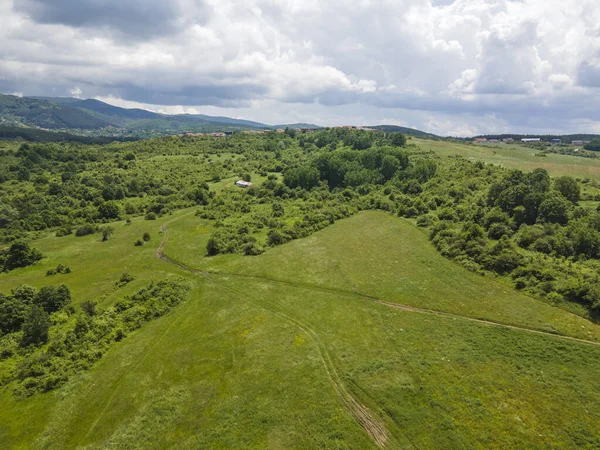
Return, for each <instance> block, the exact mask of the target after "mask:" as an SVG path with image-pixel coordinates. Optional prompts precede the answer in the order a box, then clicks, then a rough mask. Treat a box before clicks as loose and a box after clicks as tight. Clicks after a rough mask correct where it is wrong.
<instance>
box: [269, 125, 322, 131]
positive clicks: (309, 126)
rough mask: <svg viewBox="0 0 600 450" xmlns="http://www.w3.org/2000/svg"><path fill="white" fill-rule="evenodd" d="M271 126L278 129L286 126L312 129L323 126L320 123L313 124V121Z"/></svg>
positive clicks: (283, 128)
mask: <svg viewBox="0 0 600 450" xmlns="http://www.w3.org/2000/svg"><path fill="white" fill-rule="evenodd" d="M270 128H272V129H274V130H277V129H280V130H285V129H286V128H309V129H311V130H318V129H320V128H323V127H322V126H320V125H315V124H312V123H288V124H285V125H273V126H271V127H270Z"/></svg>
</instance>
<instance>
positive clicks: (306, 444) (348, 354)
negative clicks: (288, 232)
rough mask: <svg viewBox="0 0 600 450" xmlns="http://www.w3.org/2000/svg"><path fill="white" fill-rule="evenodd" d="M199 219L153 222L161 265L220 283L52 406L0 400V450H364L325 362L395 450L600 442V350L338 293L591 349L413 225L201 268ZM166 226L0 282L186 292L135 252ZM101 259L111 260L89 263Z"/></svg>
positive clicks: (84, 247) (561, 318) (86, 291)
mask: <svg viewBox="0 0 600 450" xmlns="http://www.w3.org/2000/svg"><path fill="white" fill-rule="evenodd" d="M193 212H194V211H193V210H187V211H183V212H179V213H176V214H174V215H173V216H169V217H166V218H164V219H161V221H162V222H169V223H168V227H169V241H168V243H167V247H166V250H165V251H166V253H167V254H168V255H170V256H172V257H177V258H178V259H180V260H186V261H188V262H192V263H195V264H196V265H198V266H202V267H209V268H210V267H213V268H216V267H219V271H220V272H219V273H217V274H213V275H209V276H207V277H203V276H199V275H192V274H187V275H186V276H187V277H189V279H190V282H191V283H193V285H194V290H193V293H192V294H191V295H190V297H189V299H188V300H187V302H186V303H184V304H183V305H181V306H179V307H177V308H176V309H175V310H174V311H173V312H172V313H170V314H168V315H167V316H165V317H162V318H161V319H158V320H156V321H155V322H152V323H150V324H147V325H146V326H144V328H142V330H140V331H139V332H136V333H134V334H133V335H132V336H130V337H128V338H127V339H126V340H125V341H123V342H121V343H119V344H117V345H116V346H115V347H114V349H113V350H111V351H110V352H108V354H107V355H106V356H105V357H104V358H103V359H102V360H101V361H100V363H98V364H97V365H96V366H95V367H94V368H93V369H92V370H91V371H89V372H87V373H85V374H83V375H82V376H80V377H78V378H76V379H74V380H72V381H70V382H69V383H68V384H67V385H66V386H64V387H63V388H62V389H60V390H58V391H56V392H53V393H50V394H44V395H36V396H34V397H32V398H29V399H26V400H16V399H15V398H13V397H12V396H11V394H10V392H9V391H7V390H5V391H1V392H0V403H1V404H2V405H3V408H2V409H0V442H3V443H5V445H7V446H8V447H14V448H32V447H33V448H35V447H38V448H74V447H80V446H89V447H88V448H107V447H114V448H164V447H169V446H170V447H177V448H266V447H268V448H360V449H362V448H369V447H371V446H373V445H372V443H371V442H370V441H369V439H368V436H367V434H366V433H365V432H364V431H363V430H362V428H361V427H360V425H359V424H358V423H357V422H356V421H355V420H354V419H353V417H352V415H351V414H350V413H349V412H348V411H347V410H346V409H345V408H344V407H343V406H342V404H341V403H340V401H339V400H338V398H337V396H336V392H335V390H334V388H333V385H332V383H331V382H330V379H329V377H328V375H327V371H326V369H325V366H324V365H323V361H322V360H321V356H323V355H326V356H327V355H328V356H330V357H331V359H332V361H333V364H334V367H335V368H336V369H337V371H338V373H339V376H340V378H341V380H343V383H344V385H345V386H346V387H347V388H348V389H350V390H351V391H352V393H353V394H354V396H355V397H356V398H357V399H358V400H359V401H360V402H362V403H364V404H366V405H367V406H368V407H370V408H371V410H372V411H374V413H375V414H376V415H377V416H378V417H379V418H380V419H381V420H382V421H383V422H384V423H385V424H386V427H387V429H388V431H389V434H390V443H391V446H392V447H393V446H394V444H395V445H397V446H399V447H407V448H408V447H411V446H414V447H417V448H460V447H464V448H493V447H496V448H498V447H504V448H508V447H512V448H514V447H544V446H553V447H557V448H572V447H582V446H584V445H586V444H589V445H590V446H593V445H595V444H598V443H599V442H600V441H599V440H600V435H598V430H599V429H600V423H598V417H600V390H599V387H600V386H599V384H598V383H599V382H598V379H597V376H596V374H597V373H598V371H599V370H600V358H599V357H600V347H595V346H591V345H589V344H580V343H576V342H569V341H564V340H561V339H560V338H556V337H549V336H543V335H534V334H528V333H524V332H521V331H517V330H507V329H503V328H498V327H490V326H486V325H481V324H476V323H472V322H467V321H463V320H460V319H453V318H447V317H439V316H433V315H428V314H420V313H415V312H407V311H402V310H398V309H394V308H390V307H387V306H384V305H381V304H377V303H375V302H374V301H371V300H368V299H365V298H362V297H359V296H356V295H352V294H348V293H345V292H340V291H348V290H350V291H361V292H365V293H370V294H373V295H377V296H384V295H385V296H386V299H390V300H394V301H401V302H402V303H410V302H412V304H415V305H419V306H427V307H431V308H439V309H446V310H453V311H455V312H459V313H461V314H465V315H470V316H474V317H479V316H482V315H485V314H492V315H494V316H496V315H497V314H500V317H499V318H500V319H503V320H506V321H512V322H517V321H520V323H523V324H524V325H528V326H531V327H535V328H543V329H556V330H560V331H561V332H564V333H565V334H573V335H582V334H583V335H587V334H588V333H587V331H588V330H589V331H590V332H591V334H592V335H594V336H599V335H600V334H599V333H598V327H596V326H594V325H591V324H589V323H587V322H585V321H582V320H580V319H579V318H576V317H574V316H571V315H569V314H568V313H565V312H564V311H561V310H558V309H554V308H550V307H549V306H547V305H545V304H543V303H540V302H537V301H534V300H532V299H529V298H527V297H522V296H520V295H518V294H517V293H515V292H514V291H511V290H510V289H509V288H507V287H504V286H502V285H499V284H496V283H495V282H494V281H492V280H486V279H484V278H479V277H476V276H474V275H471V274H470V273H469V272H467V271H465V270H463V269H462V268H460V267H459V266H457V265H455V264H453V263H452V262H450V261H446V260H445V259H443V258H441V257H440V256H439V255H438V254H437V253H436V252H435V250H434V249H433V248H432V247H431V246H430V245H429V244H428V243H427V239H426V237H425V236H423V234H422V233H421V232H420V231H419V230H417V229H415V228H413V227H412V225H410V224H409V223H407V222H405V221H402V220H400V219H397V218H394V217H391V216H389V215H386V214H384V213H375V212H369V213H362V214H360V215H358V216H355V217H353V218H351V219H348V220H345V221H342V222H339V223H337V224H336V225H334V226H331V227H329V228H327V229H325V230H323V231H322V232H320V233H317V234H316V235H314V236H312V237H309V238H307V239H304V240H301V241H295V242H292V243H290V244H287V245H285V246H282V247H278V248H275V249H271V250H269V251H268V252H267V253H266V254H264V255H262V256H260V257H255V258H250V257H246V258H244V257H237V256H227V257H218V258H205V259H202V257H201V256H200V255H202V254H204V247H203V242H202V240H203V239H204V236H205V235H206V233H207V229H208V227H209V226H210V224H208V223H206V222H203V221H201V220H200V219H198V218H195V217H194V216H193ZM161 221H156V222H145V221H142V220H134V223H133V224H132V225H130V226H119V225H116V226H115V229H116V232H115V236H114V238H113V239H112V240H111V241H109V242H106V243H99V242H96V240H97V238H91V237H90V238H77V239H76V238H74V237H73V238H53V237H49V238H46V239H43V240H40V241H38V242H36V246H37V247H39V248H41V249H42V250H43V251H46V252H48V253H52V254H53V256H52V258H53V259H52V261H51V262H52V264H50V261H43V262H42V264H41V265H39V266H34V267H32V268H28V269H23V270H18V271H15V272H14V273H11V274H10V275H9V276H4V275H3V276H2V277H4V278H2V277H0V283H1V286H2V290H6V287H7V286H8V285H9V284H10V285H17V284H19V283H20V282H22V281H27V282H30V283H31V284H34V285H37V286H39V285H41V284H45V283H43V282H44V281H45V280H46V277H44V274H45V270H46V268H47V267H52V266H53V265H56V264H57V263H59V262H63V263H64V262H65V261H64V258H66V257H67V256H68V258H69V260H68V263H69V264H70V265H71V267H72V268H73V274H72V275H67V276H65V277H69V276H72V278H71V279H70V280H66V282H67V283H68V284H69V285H71V287H72V288H73V291H74V294H75V295H76V296H77V299H78V301H80V300H84V298H83V296H84V295H92V293H93V292H94V290H96V291H97V292H98V295H100V294H102V293H104V292H109V297H108V298H109V299H113V298H116V297H117V296H118V295H121V293H114V288H113V284H114V279H115V277H117V275H120V273H121V272H123V271H125V270H126V267H125V266H127V270H129V271H130V272H132V273H133V274H134V275H136V276H137V277H138V279H137V280H136V282H135V283H140V284H144V283H145V282H146V281H147V280H148V279H152V278H154V279H159V278H162V277H164V276H165V275H166V274H167V273H177V274H182V273H183V272H182V271H180V270H179V269H177V268H175V267H174V266H171V265H168V264H167V263H166V262H163V261H157V260H156V259H154V252H155V246H156V245H157V244H158V240H159V236H158V235H157V234H154V235H153V241H152V245H149V246H147V247H143V248H138V247H134V246H133V241H134V240H135V239H137V238H138V236H139V235H141V233H143V232H144V231H146V230H153V229H154V230H157V229H158V227H159V226H160V225H162V223H161ZM149 226H151V228H148V227H149ZM152 227H153V228H152ZM65 239H66V240H65ZM101 245H103V246H105V250H104V251H97V250H98V249H99V248H100V247H99V246H101ZM196 245H197V246H198V247H200V248H199V249H198V250H197V251H196V249H195V246H196ZM109 246H112V247H109ZM92 251H93V253H92ZM396 261H397V262H396ZM46 266H47V267H46ZM86 267H87V268H86ZM111 267H114V268H113V269H110V268H111ZM111 270H112V271H113V272H112V273H111V275H110V276H108V275H109V274H108V273H105V272H107V271H111ZM226 272H237V273H239V274H243V275H248V274H255V275H260V276H266V277H268V278H277V279H289V280H292V281H293V282H294V285H291V284H286V283H280V282H273V281H269V280H264V279H258V278H250V277H248V276H236V275H231V274H227V273H226ZM57 277H58V276H57ZM50 279H54V277H52V278H50V277H49V278H48V280H50ZM57 281H59V280H58V279H57ZM313 284H317V285H320V286H326V287H327V289H315V288H314V287H312V286H311V285H313ZM92 286H96V287H92ZM127 289H133V287H132V288H129V287H128V288H127ZM388 295H389V297H388ZM107 301H108V300H107ZM505 302H508V306H507V307H504V303H505ZM494 318H496V319H498V317H494ZM581 326H584V327H585V328H584V329H581ZM578 327H579V328H578ZM580 330H581V331H580Z"/></svg>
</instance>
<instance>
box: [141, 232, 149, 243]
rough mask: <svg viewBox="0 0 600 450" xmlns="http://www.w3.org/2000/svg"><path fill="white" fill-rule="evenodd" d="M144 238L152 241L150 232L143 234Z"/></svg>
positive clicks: (145, 240)
mask: <svg viewBox="0 0 600 450" xmlns="http://www.w3.org/2000/svg"><path fill="white" fill-rule="evenodd" d="M142 239H143V240H144V242H150V239H151V237H150V233H148V232H146V233H144V235H143V236H142Z"/></svg>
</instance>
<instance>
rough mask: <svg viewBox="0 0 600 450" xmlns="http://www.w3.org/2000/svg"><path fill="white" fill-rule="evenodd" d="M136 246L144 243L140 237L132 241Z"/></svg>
mask: <svg viewBox="0 0 600 450" xmlns="http://www.w3.org/2000/svg"><path fill="white" fill-rule="evenodd" d="M133 245H135V246H136V247H141V246H142V245H144V241H142V240H141V239H138V240H137V241H135V242H134V244H133Z"/></svg>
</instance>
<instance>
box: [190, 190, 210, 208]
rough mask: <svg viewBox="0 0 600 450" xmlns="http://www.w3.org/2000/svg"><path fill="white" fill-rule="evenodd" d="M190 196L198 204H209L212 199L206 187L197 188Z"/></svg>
mask: <svg viewBox="0 0 600 450" xmlns="http://www.w3.org/2000/svg"><path fill="white" fill-rule="evenodd" d="M188 197H189V198H190V199H191V200H192V201H193V202H194V203H196V205H207V204H208V201H209V200H210V195H209V194H208V191H207V190H206V189H204V188H195V189H193V190H192V191H191V192H190V193H189V194H188Z"/></svg>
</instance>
